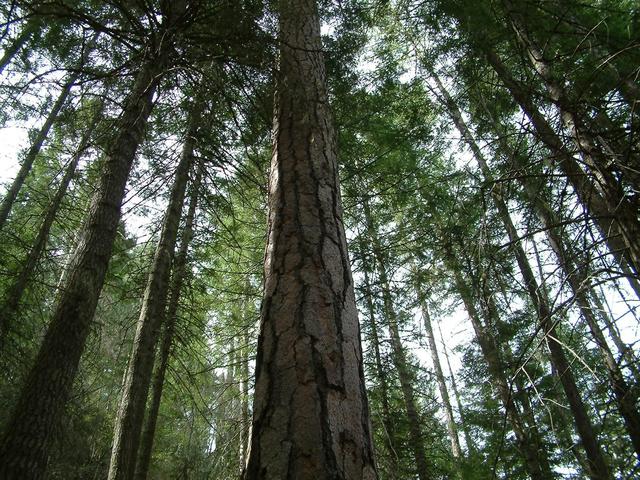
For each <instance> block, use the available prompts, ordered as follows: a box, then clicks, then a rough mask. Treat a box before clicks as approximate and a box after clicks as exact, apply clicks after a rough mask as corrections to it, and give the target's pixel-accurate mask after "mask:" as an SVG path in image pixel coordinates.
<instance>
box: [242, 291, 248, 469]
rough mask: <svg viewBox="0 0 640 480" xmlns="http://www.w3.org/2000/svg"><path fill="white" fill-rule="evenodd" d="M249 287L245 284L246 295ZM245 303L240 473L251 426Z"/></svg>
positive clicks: (245, 460)
mask: <svg viewBox="0 0 640 480" xmlns="http://www.w3.org/2000/svg"><path fill="white" fill-rule="evenodd" d="M249 291H250V286H249V285H248V282H247V293H248V292H249ZM247 303H248V301H245V308H244V319H245V326H244V329H243V334H242V358H241V361H242V371H241V375H242V376H241V378H240V395H242V401H241V402H242V403H241V412H242V424H241V425H240V429H241V430H240V444H241V445H240V471H241V473H242V471H244V468H245V466H246V464H247V455H248V453H249V427H250V426H251V418H250V417H249V328H248V327H249V323H248V318H247V307H246V304H247Z"/></svg>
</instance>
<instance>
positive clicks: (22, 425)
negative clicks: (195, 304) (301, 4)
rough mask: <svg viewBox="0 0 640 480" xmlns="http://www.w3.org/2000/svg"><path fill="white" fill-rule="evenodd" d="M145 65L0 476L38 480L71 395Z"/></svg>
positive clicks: (153, 63)
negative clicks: (52, 437)
mask: <svg viewBox="0 0 640 480" xmlns="http://www.w3.org/2000/svg"><path fill="white" fill-rule="evenodd" d="M170 46H171V42H165V43H163V47H162V50H160V51H157V52H156V55H154V58H152V59H149V60H148V61H146V62H145V63H144V65H143V67H142V68H141V70H140V71H139V72H138V74H137V77H136V82H135V85H134V86H133V89H132V91H131V93H130V94H129V96H128V97H127V99H126V101H125V106H124V110H123V114H122V116H121V118H120V120H119V122H118V126H117V128H116V132H115V135H114V140H113V141H112V143H111V145H110V148H109V149H108V153H107V156H106V159H105V161H104V167H103V171H102V174H101V177H100V180H99V185H98V188H97V190H96V193H95V195H94V197H93V200H92V203H91V207H90V209H89V212H88V214H87V220H86V222H85V226H84V227H83V230H82V232H81V235H80V239H79V242H78V245H77V248H76V250H75V253H74V255H73V258H72V260H71V263H70V265H69V267H68V269H67V273H66V276H65V279H64V285H63V286H62V289H61V294H60V298H59V299H58V301H57V304H56V307H55V311H54V314H53V318H52V319H51V322H50V324H49V326H48V328H47V332H46V334H45V337H44V340H43V342H42V345H41V347H40V350H39V352H38V354H37V357H36V360H35V362H34V366H33V368H32V369H31V371H30V373H29V375H28V377H27V380H26V382H25V385H24V387H23V389H22V391H21V393H20V397H19V399H18V402H17V404H16V407H15V410H14V412H13V414H12V415H11V418H10V420H9V424H8V427H7V430H6V433H5V435H4V437H3V439H2V441H1V443H0V477H2V478H5V479H8V480H14V479H15V480H18V479H24V478H29V479H41V478H44V476H45V473H46V464H47V458H48V450H49V446H50V443H51V436H52V435H51V434H52V432H53V429H54V426H55V423H56V420H57V419H58V418H59V416H60V415H61V413H62V411H63V408H64V405H65V404H66V402H67V400H68V398H69V395H70V393H71V387H72V385H73V380H74V378H75V375H76V372H77V369H78V363H79V361H80V357H81V355H82V352H83V350H84V346H85V343H86V339H87V336H88V334H89V331H90V327H91V321H92V319H93V315H94V313H95V309H96V305H97V303H98V296H99V294H100V290H101V289H102V285H103V282H104V276H105V273H106V270H107V265H108V263H109V258H110V256H111V250H112V247H113V243H114V240H115V236H116V231H117V227H118V222H119V220H120V209H121V205H122V200H123V198H124V193H125V185H126V182H127V178H128V176H129V171H130V169H131V165H132V163H133V159H134V157H135V153H136V150H137V148H138V145H139V143H140V141H141V140H142V137H143V135H144V131H145V128H146V124H147V119H148V117H149V114H150V112H151V109H152V105H153V101H152V99H153V94H154V92H155V90H156V86H157V83H158V81H159V79H160V75H161V74H162V72H163V71H164V67H165V66H166V64H167V60H168V49H169V48H170Z"/></svg>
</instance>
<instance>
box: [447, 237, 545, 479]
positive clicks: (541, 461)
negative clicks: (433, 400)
mask: <svg viewBox="0 0 640 480" xmlns="http://www.w3.org/2000/svg"><path fill="white" fill-rule="evenodd" d="M445 262H446V264H447V266H448V268H449V269H450V270H451V272H452V273H453V277H454V282H455V285H456V289H457V291H458V294H459V295H460V297H461V298H462V302H463V303H464V306H465V309H466V310H467V313H468V315H469V319H470V320H471V325H472V326H473V330H474V332H475V334H476V339H477V340H478V344H479V345H480V350H481V351H482V355H483V356H484V358H485V361H486V362H487V366H488V367H489V374H490V375H491V378H492V380H493V384H494V386H495V387H496V390H497V391H498V393H499V395H500V400H501V401H502V405H503V406H504V409H505V412H506V415H507V420H508V421H509V424H510V425H511V428H512V429H513V432H514V434H515V436H516V442H517V446H518V449H519V450H520V452H521V453H522V455H523V456H524V459H525V465H526V468H527V471H528V472H529V475H531V478H532V479H534V480H538V479H551V478H554V477H553V475H552V473H551V467H550V466H549V461H548V459H547V457H546V452H544V451H543V450H540V449H539V442H538V441H536V439H532V438H530V435H529V433H528V429H527V428H526V425H525V423H524V421H523V420H522V415H521V413H520V410H519V409H518V407H517V405H516V403H515V402H514V398H513V395H512V392H511V389H510V388H509V384H508V382H507V379H506V377H505V373H504V372H505V367H504V364H503V362H502V360H501V358H500V353H499V350H498V346H497V345H496V343H495V340H494V338H493V336H492V335H491V333H490V332H489V331H488V329H487V328H485V326H484V325H483V324H482V322H481V321H480V315H479V314H478V311H477V309H476V306H475V303H474V301H473V296H472V294H471V290H470V289H469V286H468V285H467V284H466V282H465V281H464V279H463V278H462V274H461V273H460V268H459V267H458V264H457V261H456V260H455V257H454V256H453V252H452V251H451V249H450V248H449V247H447V250H446V252H445Z"/></svg>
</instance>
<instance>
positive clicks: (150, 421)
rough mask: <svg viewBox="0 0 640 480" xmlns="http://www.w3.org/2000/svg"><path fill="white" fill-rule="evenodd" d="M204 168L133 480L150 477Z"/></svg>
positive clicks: (178, 261)
mask: <svg viewBox="0 0 640 480" xmlns="http://www.w3.org/2000/svg"><path fill="white" fill-rule="evenodd" d="M202 171H203V166H202V163H201V164H200V165H199V166H198V169H197V172H196V178H195V179H194V180H193V183H192V184H191V196H190V200H189V210H188V211H187V216H186V218H185V224H184V228H183V229H182V238H181V239H180V249H179V250H178V254H177V255H176V258H175V261H174V262H173V268H172V277H171V288H170V292H169V301H168V304H167V313H166V322H165V324H164V328H163V331H162V341H161V342H160V349H159V351H158V358H159V363H158V365H157V366H156V368H155V371H154V373H153V379H152V380H151V401H150V403H149V408H148V410H147V416H146V420H145V424H144V429H143V431H142V437H141V439H140V455H139V456H138V461H137V463H136V469H135V476H134V478H135V479H136V480H146V478H147V476H148V474H149V466H150V464H151V453H152V452H153V440H154V438H155V434H156V425H157V422H158V412H159V411H160V402H161V400H162V391H163V388H164V379H165V375H166V372H167V367H168V365H169V358H170V356H171V349H172V348H173V337H174V333H175V328H176V322H177V320H178V306H179V304H180V297H181V293H182V285H183V283H184V280H185V278H186V276H187V265H188V258H187V256H188V253H189V245H190V244H191V239H192V238H193V222H194V218H195V214H196V207H197V204H198V196H199V194H200V184H201V180H202V173H203V172H202Z"/></svg>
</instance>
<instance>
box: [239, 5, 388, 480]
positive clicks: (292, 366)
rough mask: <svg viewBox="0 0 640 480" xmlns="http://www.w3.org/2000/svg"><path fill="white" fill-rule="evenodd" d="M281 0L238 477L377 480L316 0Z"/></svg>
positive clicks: (267, 479)
mask: <svg viewBox="0 0 640 480" xmlns="http://www.w3.org/2000/svg"><path fill="white" fill-rule="evenodd" d="M279 6H280V19H279V22H280V30H279V40H280V41H279V47H280V65H279V72H278V76H277V83H276V92H277V94H276V99H275V110H276V111H275V118H274V150H273V157H272V162H271V174H270V181H269V233H268V243H267V250H266V257H265V284H264V299H263V304H262V313H261V322H260V323H261V325H260V337H259V339H258V355H257V359H256V386H255V398H254V409H253V410H254V413H253V429H252V432H251V447H250V452H249V460H248V463H247V468H246V471H245V478H246V480H258V479H259V480H272V479H273V480H275V479H283V478H301V479H302V478H305V479H306V478H314V479H318V480H325V479H326V480H328V479H332V480H343V479H344V480H346V479H355V478H357V479H363V480H369V479H375V478H376V469H375V465H374V460H373V445H372V442H371V430H370V422H369V410H368V405H367V398H366V392H365V388H364V372H363V367H362V351H361V345H360V329H359V325H358V315H357V310H356V303H355V296H354V290H353V280H352V278H351V271H350V267H349V260H348V257H347V245H346V238H345V233H344V227H343V224H342V205H341V199H340V192H339V185H338V164H337V158H336V140H335V133H334V131H333V128H332V124H331V118H330V113H329V108H328V100H329V99H328V96H327V87H326V79H325V77H326V75H325V68H324V60H323V55H322V45H321V42H320V21H319V17H318V12H317V5H316V2H315V0H281V1H280V2H279ZM301 412H304V415H302V414H301Z"/></svg>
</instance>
